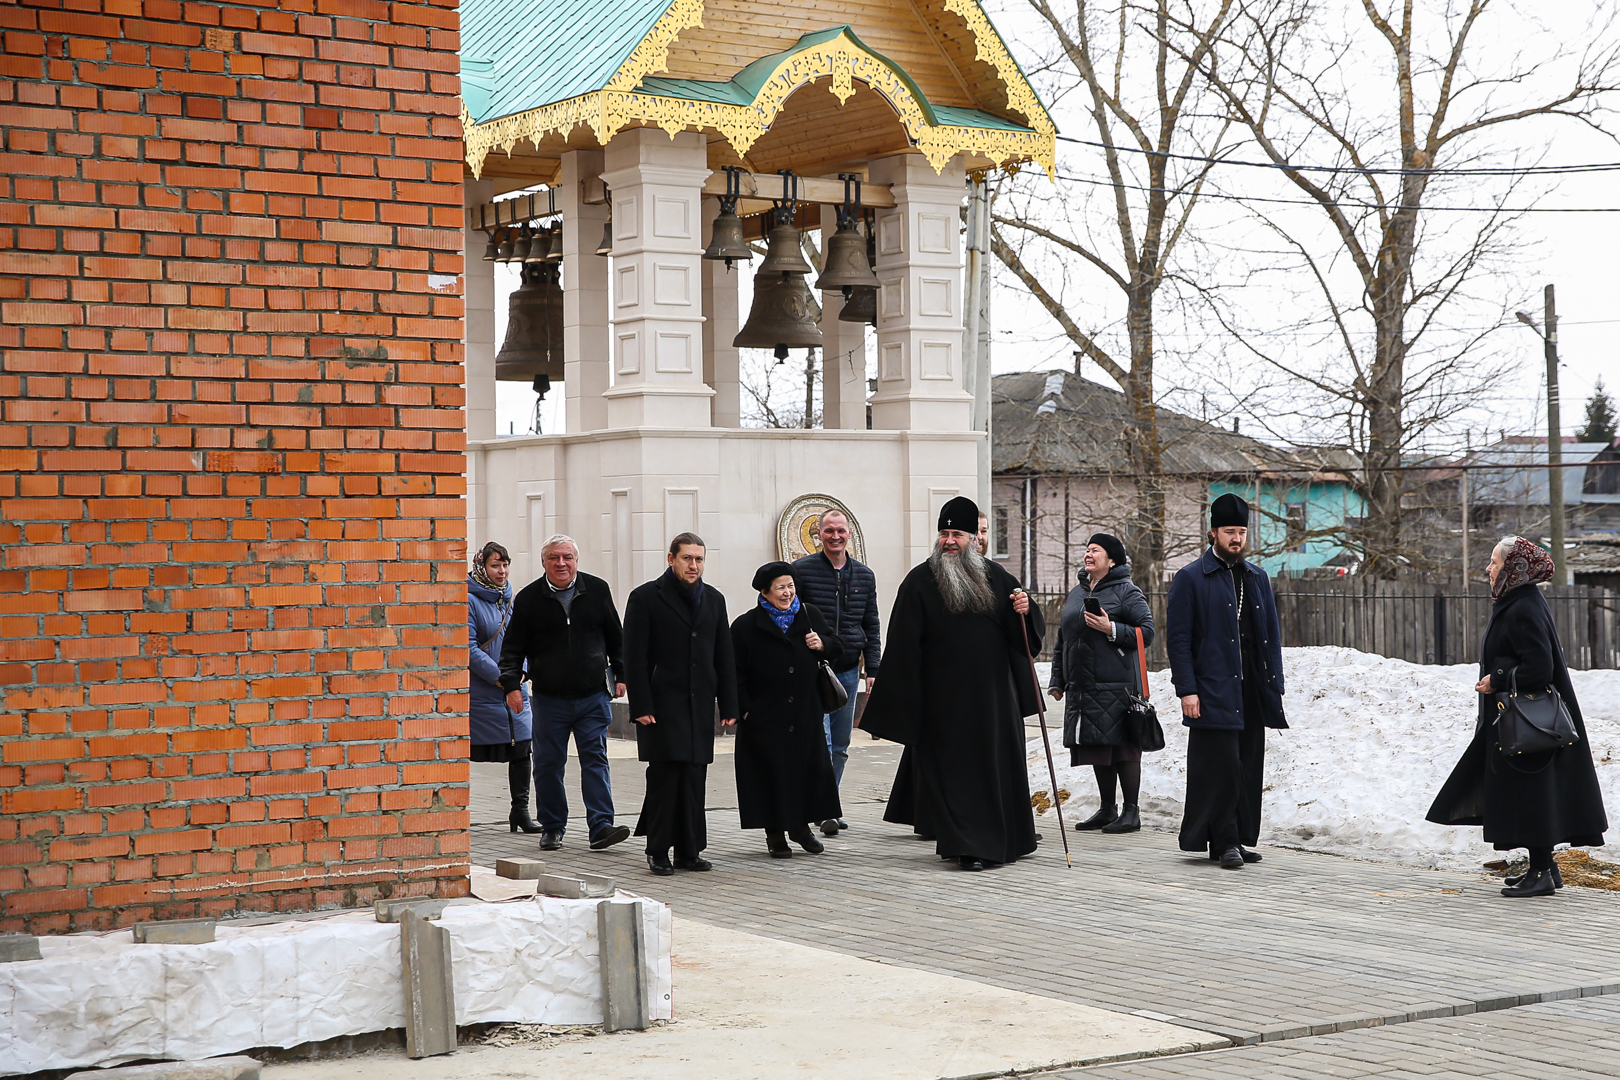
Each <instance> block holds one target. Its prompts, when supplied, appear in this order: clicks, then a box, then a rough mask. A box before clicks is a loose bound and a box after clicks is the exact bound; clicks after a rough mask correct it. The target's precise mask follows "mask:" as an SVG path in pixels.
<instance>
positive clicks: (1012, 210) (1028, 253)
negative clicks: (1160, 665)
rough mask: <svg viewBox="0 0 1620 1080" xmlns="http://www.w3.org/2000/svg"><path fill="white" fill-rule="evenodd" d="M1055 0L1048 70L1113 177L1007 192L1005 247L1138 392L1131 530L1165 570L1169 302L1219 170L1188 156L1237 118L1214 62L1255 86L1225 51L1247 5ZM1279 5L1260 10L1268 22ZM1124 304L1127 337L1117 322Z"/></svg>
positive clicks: (1146, 558)
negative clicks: (1231, 65)
mask: <svg viewBox="0 0 1620 1080" xmlns="http://www.w3.org/2000/svg"><path fill="white" fill-rule="evenodd" d="M1054 2H1055V0H1028V3H1029V4H1030V7H1031V8H1032V9H1033V11H1034V13H1035V14H1036V16H1038V18H1039V19H1040V20H1041V21H1042V22H1043V23H1044V24H1045V26H1046V27H1047V28H1049V29H1050V31H1051V36H1050V40H1051V42H1052V52H1051V54H1050V55H1049V56H1047V57H1045V58H1044V60H1043V62H1042V63H1041V64H1040V65H1039V66H1038V67H1037V68H1036V72H1037V77H1038V78H1040V79H1041V80H1042V81H1043V82H1044V83H1045V84H1046V87H1047V91H1048V95H1049V97H1050V98H1051V99H1052V100H1053V101H1054V102H1055V103H1056V104H1057V105H1059V106H1061V104H1062V102H1063V101H1064V100H1065V99H1068V98H1070V97H1071V96H1072V97H1076V98H1078V102H1079V103H1078V105H1077V106H1076V108H1077V109H1078V110H1079V112H1080V113H1081V114H1082V115H1083V116H1084V117H1085V124H1084V127H1083V129H1080V130H1082V131H1083V134H1084V139H1083V141H1085V142H1087V143H1091V144H1093V145H1094V146H1095V150H1094V151H1093V155H1092V156H1093V157H1094V158H1095V159H1096V160H1097V161H1098V163H1099V164H1100V165H1101V166H1102V167H1103V170H1104V171H1105V173H1106V176H1105V177H1099V178H1096V179H1087V178H1083V177H1082V178H1060V180H1059V183H1058V186H1057V189H1056V193H1055V197H1054V196H1053V195H1050V194H1046V193H1044V192H1043V191H1042V190H1041V188H1040V187H1039V186H1037V185H1036V184H1020V185H1019V186H1018V187H1017V188H1015V189H1014V191H1013V192H1012V193H1010V194H1002V195H1000V196H999V197H998V200H997V201H998V202H999V203H1000V204H1001V205H1000V206H998V207H996V208H994V209H993V211H992V236H991V249H992V251H993V252H994V253H995V255H996V258H997V259H999V260H1000V261H1001V262H1002V263H1003V264H1004V265H1005V266H1006V267H1007V268H1008V269H1009V270H1011V271H1012V273H1013V274H1014V276H1016V277H1017V278H1018V280H1019V281H1020V282H1021V283H1022V284H1023V286H1024V287H1025V288H1026V289H1028V290H1029V292H1030V293H1031V294H1032V295H1033V296H1034V298H1035V299H1036V301H1038V302H1039V303H1040V304H1041V306H1042V307H1044V308H1045V309H1046V311H1047V313H1048V314H1049V315H1050V316H1051V317H1052V318H1053V319H1054V320H1055V321H1056V322H1057V323H1058V325H1059V326H1060V327H1061V328H1062V330H1063V333H1064V335H1065V336H1066V337H1067V338H1068V339H1069V341H1070V342H1072V343H1073V345H1074V347H1075V349H1076V350H1077V351H1078V352H1079V353H1081V354H1083V355H1084V356H1085V357H1087V358H1088V359H1090V360H1092V361H1093V362H1095V363H1096V364H1097V366H1099V367H1101V368H1102V369H1103V371H1104V372H1106V373H1107V374H1108V376H1109V377H1110V378H1112V379H1113V380H1114V381H1115V382H1116V383H1117V384H1118V385H1119V387H1120V389H1121V390H1123V391H1124V393H1125V395H1126V397H1127V399H1128V400H1129V404H1130V423H1129V430H1128V431H1126V432H1125V433H1124V438H1123V439H1122V443H1123V445H1124V448H1125V452H1126V455H1127V457H1128V460H1127V461H1126V463H1125V464H1126V466H1127V468H1126V469H1124V470H1122V471H1126V472H1128V473H1130V474H1131V475H1132V476H1133V477H1134V480H1133V490H1134V492H1135V508H1134V514H1133V515H1132V518H1133V519H1132V520H1130V521H1129V522H1128V523H1127V525H1126V527H1125V528H1124V530H1123V531H1124V532H1125V533H1126V535H1125V536H1124V537H1123V539H1124V540H1125V542H1126V544H1127V545H1128V546H1129V547H1130V548H1131V554H1132V561H1133V562H1134V563H1135V564H1136V566H1137V567H1138V568H1139V570H1140V571H1141V578H1142V580H1144V581H1156V580H1157V579H1158V578H1159V577H1160V575H1161V572H1162V568H1163V566H1164V562H1165V557H1166V536H1165V497H1166V488H1165V482H1164V481H1163V480H1162V479H1161V474H1162V472H1163V469H1162V458H1163V453H1164V441H1163V438H1162V435H1161V432H1160V425H1159V419H1158V400H1159V395H1158V394H1156V389H1155V385H1154V364H1155V358H1156V355H1157V352H1158V343H1157V340H1156V335H1155V302H1156V299H1157V298H1158V297H1159V294H1160V290H1161V288H1162V287H1163V286H1164V285H1165V284H1166V282H1167V281H1170V280H1172V279H1174V278H1175V277H1176V276H1177V274H1176V270H1175V269H1174V267H1175V265H1176V262H1175V260H1176V258H1177V252H1178V247H1180V246H1185V245H1186V244H1188V243H1190V242H1191V240H1190V232H1189V229H1190V225H1191V221H1192V217H1193V214H1194V211H1195V210H1196V209H1197V208H1198V206H1199V203H1200V194H1201V193H1202V191H1203V189H1204V186H1205V183H1206V182H1207V180H1208V178H1209V174H1210V169H1211V167H1212V166H1211V165H1210V164H1209V162H1207V161H1192V162H1189V161H1188V160H1186V159H1184V158H1183V157H1182V156H1181V155H1189V156H1193V157H1208V158H1214V157H1216V156H1218V155H1219V154H1220V153H1222V152H1223V151H1224V149H1226V148H1225V146H1224V139H1225V136H1226V134H1227V132H1228V130H1229V129H1231V127H1232V121H1231V119H1230V118H1229V117H1228V116H1227V115H1226V114H1227V110H1226V107H1225V104H1224V102H1223V101H1222V100H1220V98H1219V97H1218V96H1216V95H1212V94H1211V93H1210V91H1209V84H1208V82H1207V80H1206V78H1205V76H1206V73H1207V72H1208V71H1210V70H1213V71H1216V72H1219V73H1220V74H1221V77H1222V78H1223V80H1225V84H1226V85H1230V86H1231V87H1233V88H1234V91H1233V92H1235V93H1238V94H1239V96H1240V97H1241V96H1242V91H1241V90H1240V89H1237V88H1238V86H1239V84H1240V82H1241V80H1242V78H1243V76H1242V74H1241V73H1239V72H1231V73H1227V72H1226V71H1225V70H1224V68H1223V60H1222V57H1221V55H1220V54H1219V53H1218V51H1217V48H1216V47H1217V45H1218V44H1220V43H1223V42H1225V41H1227V40H1229V39H1230V38H1231V37H1232V36H1234V35H1236V34H1237V33H1239V31H1240V29H1241V28H1240V27H1239V26H1237V25H1235V24H1234V18H1235V16H1236V14H1237V12H1238V11H1239V10H1240V8H1241V5H1240V3H1239V2H1238V0H1137V2H1130V0H1121V2H1119V3H1117V4H1115V5H1106V4H1097V3H1092V2H1091V0H1074V3H1073V6H1072V8H1070V9H1066V10H1064V11H1062V12H1060V11H1059V10H1058V9H1057V8H1056V7H1055V6H1054ZM1265 2H1266V0H1262V3H1260V4H1257V5H1255V7H1254V10H1253V12H1252V13H1251V14H1252V15H1253V17H1254V18H1255V19H1258V20H1260V22H1261V24H1262V25H1263V23H1264V12H1263V8H1264V4H1265ZM1253 32H1254V31H1252V30H1251V31H1250V33H1253ZM1148 72H1151V75H1147V74H1146V73H1148ZM1139 73H1141V74H1139ZM1075 156H1076V157H1079V156H1080V155H1079V154H1078V153H1077V154H1076V155H1075ZM1040 183H1041V184H1044V181H1041V182H1040ZM1088 190H1095V191H1098V192H1101V193H1102V197H1103V199H1104V200H1105V201H1106V202H1107V203H1109V204H1111V214H1109V215H1108V221H1107V225H1106V226H1102V225H1100V224H1099V225H1098V226H1097V227H1096V228H1095V230H1094V228H1093V223H1094V222H1100V221H1101V220H1102V215H1101V214H1098V215H1096V216H1089V215H1087V213H1086V211H1087V210H1088V209H1089V205H1090V200H1089V199H1088V198H1087V197H1086V194H1087V192H1088ZM1071 270H1076V271H1079V272H1078V273H1073V274H1072V275H1071ZM1097 283H1105V285H1106V287H1107V288H1106V291H1105V292H1104V293H1102V296H1110V295H1111V296H1112V301H1111V302H1100V301H1099V294H1098V291H1097V290H1096V289H1095V288H1094V286H1095V284H1097ZM1121 309H1122V311H1121ZM1121 315H1122V316H1123V323H1124V333H1123V335H1119V334H1115V333H1110V332H1105V331H1106V328H1107V327H1108V326H1109V325H1111V324H1112V325H1117V324H1118V323H1119V322H1120V321H1121ZM1121 336H1122V338H1123V340H1120V338H1121Z"/></svg>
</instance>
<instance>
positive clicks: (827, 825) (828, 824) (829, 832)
mask: <svg viewBox="0 0 1620 1080" xmlns="http://www.w3.org/2000/svg"><path fill="white" fill-rule="evenodd" d="M821 835H822V836H837V835H838V819H837V818H831V817H830V818H828V819H827V820H826V821H823V822H822V823H821Z"/></svg>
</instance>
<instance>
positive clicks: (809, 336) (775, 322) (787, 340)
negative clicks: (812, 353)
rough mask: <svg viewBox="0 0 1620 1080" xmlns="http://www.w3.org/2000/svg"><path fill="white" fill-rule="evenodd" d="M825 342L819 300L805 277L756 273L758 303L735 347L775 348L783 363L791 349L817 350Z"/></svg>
mask: <svg viewBox="0 0 1620 1080" xmlns="http://www.w3.org/2000/svg"><path fill="white" fill-rule="evenodd" d="M821 341H822V338H821V326H820V324H819V323H818V322H817V321H816V302H815V298H814V297H813V296H811V295H810V287H809V286H808V285H806V284H805V283H804V275H803V274H783V273H780V272H776V273H773V272H771V271H767V270H764V269H761V270H760V271H759V273H757V274H755V275H754V304H753V307H751V308H750V309H749V311H748V321H747V322H746V323H744V324H743V327H742V329H741V330H740V331H738V333H737V336H736V338H734V339H733V340H732V342H731V344H732V347H734V348H738V349H771V350H773V351H774V352H775V354H776V358H777V359H778V360H783V359H786V358H787V354H788V350H789V349H815V348H819V347H820V346H821Z"/></svg>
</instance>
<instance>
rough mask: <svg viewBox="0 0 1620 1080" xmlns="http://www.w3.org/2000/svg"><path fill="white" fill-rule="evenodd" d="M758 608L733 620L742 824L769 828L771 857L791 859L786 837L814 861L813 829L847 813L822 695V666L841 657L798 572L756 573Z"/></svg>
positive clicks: (772, 568)
mask: <svg viewBox="0 0 1620 1080" xmlns="http://www.w3.org/2000/svg"><path fill="white" fill-rule="evenodd" d="M754 588H756V589H758V590H759V602H758V603H757V604H756V605H755V606H754V607H753V609H752V610H750V611H747V612H744V613H743V614H742V615H739V616H738V617H737V619H736V621H735V622H733V623H732V624H731V639H732V642H733V645H734V648H735V652H736V656H737V694H738V699H739V705H740V709H739V716H738V721H737V751H736V754H735V755H734V758H733V761H734V763H735V765H736V769H737V809H738V810H739V811H740V813H741V817H742V827H743V828H745V829H764V830H765V846H766V848H767V850H769V852H770V855H771V858H773V859H786V858H789V857H791V856H792V854H793V849H792V848H790V847H788V838H792V840H793V842H794V843H796V844H798V845H799V846H800V847H802V848H804V850H805V851H807V852H809V853H810V854H812V855H819V854H820V853H821V852H822V851H824V850H826V849H825V848H824V847H823V846H822V844H821V841H819V840H817V839H816V838H815V836H814V834H812V833H811V831H810V823H811V822H814V821H826V820H828V819H829V818H838V817H842V816H843V813H844V811H843V809H842V807H840V806H839V804H838V782H837V781H836V780H835V779H834V778H833V768H832V758H831V757H830V756H829V755H828V753H827V738H826V735H825V734H824V733H823V731H822V724H821V716H822V713H823V712H825V711H826V710H825V709H823V707H822V704H821V697H820V695H819V693H818V691H817V689H816V672H817V668H818V665H819V664H820V663H821V662H822V661H827V662H828V663H830V664H832V665H833V666H834V667H836V666H837V662H838V658H839V656H840V655H841V654H842V653H843V646H842V645H841V644H839V641H838V637H837V635H835V634H834V633H833V632H832V631H831V630H830V629H829V628H828V626H827V621H826V620H825V619H823V618H822V616H821V613H820V612H819V611H817V610H816V609H815V608H813V607H811V606H810V605H809V604H806V603H804V602H803V601H801V600H800V599H799V597H798V595H797V593H796V591H795V589H794V587H793V568H792V567H791V566H789V565H788V564H787V563H785V562H772V563H766V564H765V565H764V566H762V567H760V568H759V570H758V571H757V572H756V573H755V574H754Z"/></svg>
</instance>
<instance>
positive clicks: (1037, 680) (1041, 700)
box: [1018, 589, 1074, 870]
mask: <svg viewBox="0 0 1620 1080" xmlns="http://www.w3.org/2000/svg"><path fill="white" fill-rule="evenodd" d="M1018 591H1019V592H1024V590H1022V589H1019V590H1018ZM1024 595H1025V596H1028V595H1029V594H1028V593H1024ZM1034 602H1035V601H1034V600H1031V601H1030V603H1031V604H1033V603H1034ZM1025 618H1026V616H1023V615H1019V616H1018V629H1020V630H1022V631H1023V632H1024V658H1025V659H1026V660H1028V661H1029V679H1030V682H1032V683H1034V684H1035V710H1036V712H1038V713H1039V714H1040V717H1041V745H1043V746H1045V747H1046V773H1047V775H1048V776H1050V777H1051V778H1052V805H1053V806H1054V807H1056V808H1057V819H1058V836H1059V837H1061V838H1062V840H1063V861H1064V862H1065V863H1066V864H1068V867H1069V869H1070V870H1073V869H1074V859H1073V858H1071V857H1070V855H1069V830H1068V829H1065V828H1064V827H1063V800H1062V799H1061V798H1060V797H1059V796H1058V782H1057V765H1056V764H1055V763H1054V762H1053V761H1052V737H1051V736H1050V735H1048V734H1047V732H1046V696H1045V695H1044V694H1042V693H1041V677H1040V676H1039V675H1037V674H1036V673H1035V652H1034V650H1033V649H1031V648H1030V647H1029V624H1028V623H1026V622H1025V621H1024V619H1025Z"/></svg>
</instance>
